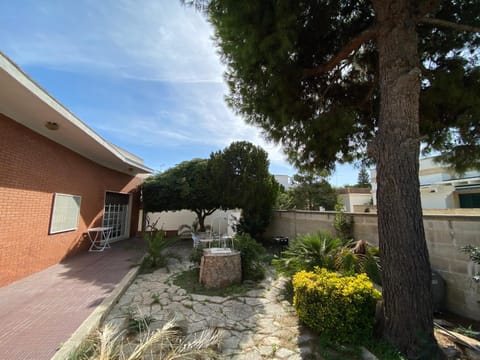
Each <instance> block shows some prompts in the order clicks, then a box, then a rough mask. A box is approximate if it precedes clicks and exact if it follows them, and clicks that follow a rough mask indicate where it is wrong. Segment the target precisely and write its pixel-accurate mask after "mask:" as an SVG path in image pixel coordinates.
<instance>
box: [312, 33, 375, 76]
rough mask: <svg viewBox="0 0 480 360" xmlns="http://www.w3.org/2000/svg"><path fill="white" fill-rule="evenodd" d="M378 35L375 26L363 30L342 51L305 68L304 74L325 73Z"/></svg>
mask: <svg viewBox="0 0 480 360" xmlns="http://www.w3.org/2000/svg"><path fill="white" fill-rule="evenodd" d="M376 35H377V28H376V27H375V26H372V27H369V28H368V29H366V30H364V31H362V32H361V33H360V34H358V35H357V36H355V37H354V38H353V39H351V40H350V41H349V42H348V43H347V44H346V45H345V46H344V47H343V48H341V49H340V51H339V52H338V53H337V54H336V55H335V56H334V57H333V58H332V59H330V60H329V61H328V62H327V63H326V64H324V65H321V66H317V67H315V68H311V69H304V70H303V76H304V77H309V76H316V75H320V74H323V73H326V72H328V71H330V70H332V69H333V68H334V67H335V66H337V65H338V64H339V63H340V62H341V61H342V60H345V59H346V58H348V56H349V55H350V53H351V52H352V51H355V50H357V49H358V48H359V47H360V46H362V44H364V43H366V42H367V41H369V40H371V39H373V38H374V37H375V36H376Z"/></svg>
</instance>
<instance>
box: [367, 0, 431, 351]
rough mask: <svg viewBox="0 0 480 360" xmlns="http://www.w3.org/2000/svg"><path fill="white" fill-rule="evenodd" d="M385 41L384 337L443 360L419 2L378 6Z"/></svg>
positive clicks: (381, 47)
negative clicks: (426, 174)
mask: <svg viewBox="0 0 480 360" xmlns="http://www.w3.org/2000/svg"><path fill="white" fill-rule="evenodd" d="M372 2H373V4H374V8H375V12H376V16H377V25H378V27H379V34H378V35H377V47H378V52H379V74H380V91H381V105H380V119H379V123H378V136H377V139H376V144H375V145H376V154H377V156H376V157H377V158H376V161H377V184H378V189H377V199H378V200H377V203H378V229H379V240H380V256H381V261H382V270H383V298H384V302H383V303H384V315H385V328H384V336H385V337H386V339H387V340H388V341H390V342H391V343H392V344H394V345H395V346H397V347H398V349H399V350H400V351H402V352H403V353H405V354H406V355H407V356H408V358H412V359H417V358H425V359H435V358H438V357H440V353H439V350H438V346H437V344H436V341H435V338H434V336H433V310H432V308H433V307H432V296H431V271H430V261H429V257H428V249H427V245H426V241H425V233H424V228H423V220H422V207H421V202H420V190H419V179H418V168H419V160H418V158H419V140H418V139H419V112H418V107H419V95H420V61H419V56H418V45H417V33H416V24H415V15H414V7H415V3H416V2H415V1H411V0H410V1H409V0H391V1H386V0H378V1H376V0H373V1H372Z"/></svg>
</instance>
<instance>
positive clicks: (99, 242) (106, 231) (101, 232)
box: [87, 226, 113, 251]
mask: <svg viewBox="0 0 480 360" xmlns="http://www.w3.org/2000/svg"><path fill="white" fill-rule="evenodd" d="M112 229H113V228H112V227H111V226H100V227H94V228H90V229H88V230H87V234H88V238H89V239H90V242H91V245H90V248H89V249H88V251H103V250H105V248H110V244H109V240H110V235H111V234H112Z"/></svg>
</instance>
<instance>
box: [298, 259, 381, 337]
mask: <svg viewBox="0 0 480 360" xmlns="http://www.w3.org/2000/svg"><path fill="white" fill-rule="evenodd" d="M292 283H293V290H294V298H293V306H294V307H295V309H296V311H297V314H298V317H299V318H300V320H302V321H303V322H304V323H305V324H306V325H308V326H309V327H310V328H312V329H313V330H315V331H317V332H318V333H319V334H321V335H323V336H325V337H327V338H329V339H330V340H331V341H333V342H336V343H349V342H350V343H351V342H358V341H361V340H363V339H365V338H368V337H370V336H371V335H372V330H373V324H374V318H375V305H376V302H377V300H379V299H380V297H381V296H380V292H379V291H378V290H376V289H375V288H374V287H373V285H372V282H371V281H370V280H369V279H368V276H367V275H366V274H359V275H355V276H342V275H340V274H338V273H335V272H330V271H328V270H326V269H323V268H322V269H320V268H318V267H317V268H315V270H314V271H313V272H308V271H300V272H298V273H296V274H295V275H294V276H293V280H292Z"/></svg>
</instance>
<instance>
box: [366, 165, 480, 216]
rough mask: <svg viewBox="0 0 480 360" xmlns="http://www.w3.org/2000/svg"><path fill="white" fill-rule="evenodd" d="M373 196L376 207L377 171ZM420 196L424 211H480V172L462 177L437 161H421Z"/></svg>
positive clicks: (373, 173) (474, 171) (473, 171)
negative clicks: (479, 209)
mask: <svg viewBox="0 0 480 360" xmlns="http://www.w3.org/2000/svg"><path fill="white" fill-rule="evenodd" d="M370 178H371V179H372V180H371V181H372V194H373V201H374V204H376V189H377V183H376V171H375V170H372V172H371V177H370ZM419 179H420V195H421V199H422V208H423V209H427V210H428V209H459V208H460V209H475V208H476V209H478V208H480V172H479V171H477V170H471V171H467V172H466V173H465V174H458V173H456V172H455V171H453V170H452V169H451V168H450V167H449V166H448V165H447V164H444V163H438V162H436V161H435V157H428V158H425V159H421V160H420V171H419Z"/></svg>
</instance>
